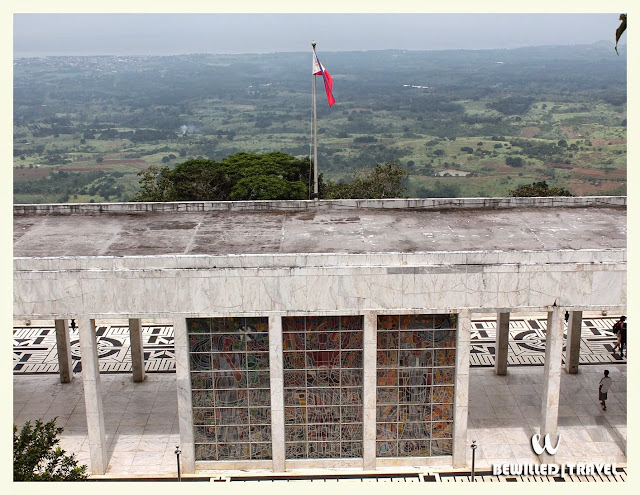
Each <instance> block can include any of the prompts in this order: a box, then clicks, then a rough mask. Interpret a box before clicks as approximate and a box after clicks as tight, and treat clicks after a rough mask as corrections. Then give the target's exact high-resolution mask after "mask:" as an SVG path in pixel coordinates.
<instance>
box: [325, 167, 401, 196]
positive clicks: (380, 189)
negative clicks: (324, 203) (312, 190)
mask: <svg viewBox="0 0 640 495" xmlns="http://www.w3.org/2000/svg"><path fill="white" fill-rule="evenodd" d="M407 175H408V173H407V171H406V170H405V169H404V168H402V166H401V165H400V164H399V163H397V162H387V163H385V164H384V165H380V164H377V165H376V166H375V168H373V169H369V168H364V169H361V170H356V171H355V172H354V178H353V180H352V181H351V182H345V183H339V184H336V183H334V182H333V181H329V182H328V183H327V185H326V187H325V188H324V190H323V191H321V196H322V197H323V198H326V199H385V198H399V197H402V194H403V193H404V192H405V190H406V187H405V186H404V184H403V182H404V180H405V179H406V177H407Z"/></svg>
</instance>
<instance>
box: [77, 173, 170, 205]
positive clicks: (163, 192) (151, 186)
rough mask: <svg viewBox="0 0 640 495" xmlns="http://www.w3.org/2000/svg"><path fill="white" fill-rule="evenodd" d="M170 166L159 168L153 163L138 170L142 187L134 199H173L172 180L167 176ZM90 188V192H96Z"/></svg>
mask: <svg viewBox="0 0 640 495" xmlns="http://www.w3.org/2000/svg"><path fill="white" fill-rule="evenodd" d="M168 172H169V167H166V166H165V167H162V168H158V167H157V166H156V165H151V166H150V167H149V168H146V169H144V170H141V171H140V172H138V177H140V179H139V184H140V189H139V190H138V192H137V193H136V195H135V196H134V198H133V200H134V201H171V199H170V194H171V182H170V181H169V180H168V179H167V178H166V177H165V174H166V173H168ZM94 193H95V191H94V192H93V193H92V192H91V190H89V194H94Z"/></svg>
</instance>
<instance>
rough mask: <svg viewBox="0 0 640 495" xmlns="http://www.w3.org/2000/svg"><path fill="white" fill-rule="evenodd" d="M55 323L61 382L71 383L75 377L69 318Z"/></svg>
mask: <svg viewBox="0 0 640 495" xmlns="http://www.w3.org/2000/svg"><path fill="white" fill-rule="evenodd" d="M55 325H56V347H57V349H58V366H59V368H60V382H61V383H70V382H71V380H72V379H73V362H72V360H71V341H70V340H69V324H68V320H56V321H55Z"/></svg>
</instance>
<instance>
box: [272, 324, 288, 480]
mask: <svg viewBox="0 0 640 495" xmlns="http://www.w3.org/2000/svg"><path fill="white" fill-rule="evenodd" d="M283 369H284V365H283V355H282V316H281V315H271V316H269V383H270V387H271V455H272V459H273V471H274V472H283V471H284V470H285V446H284V372H283Z"/></svg>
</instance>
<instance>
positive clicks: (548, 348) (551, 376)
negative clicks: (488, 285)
mask: <svg viewBox="0 0 640 495" xmlns="http://www.w3.org/2000/svg"><path fill="white" fill-rule="evenodd" d="M563 324H564V310H563V309H561V308H559V307H553V308H552V309H551V311H549V313H548V317H547V331H546V345H545V354H544V360H545V363H544V388H543V390H542V410H541V416H542V418H541V421H540V438H541V441H540V444H541V445H543V443H544V438H545V436H546V435H549V439H550V440H551V445H552V446H555V445H557V443H558V412H559V408H560V381H561V379H562V337H563ZM539 457H540V461H541V462H544V463H551V462H553V456H552V455H549V454H548V453H547V452H546V451H545V452H543V454H542V455H540V456H539Z"/></svg>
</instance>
